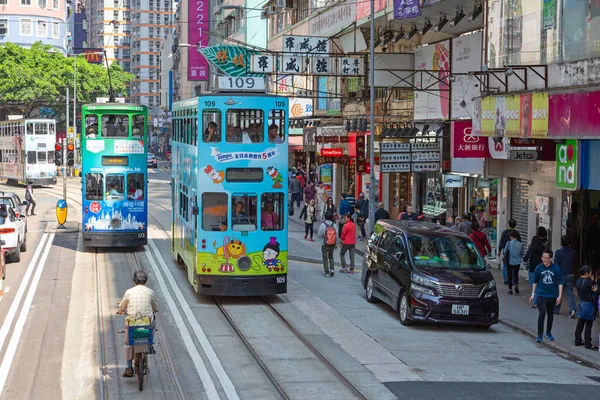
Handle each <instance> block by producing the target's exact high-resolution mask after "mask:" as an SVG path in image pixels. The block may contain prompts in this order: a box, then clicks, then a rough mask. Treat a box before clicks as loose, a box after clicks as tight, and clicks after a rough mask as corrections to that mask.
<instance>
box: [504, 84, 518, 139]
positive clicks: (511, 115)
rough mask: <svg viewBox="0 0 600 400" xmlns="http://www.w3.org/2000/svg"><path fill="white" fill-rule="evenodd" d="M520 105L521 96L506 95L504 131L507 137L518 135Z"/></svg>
mask: <svg viewBox="0 0 600 400" xmlns="http://www.w3.org/2000/svg"><path fill="white" fill-rule="evenodd" d="M520 107H521V96H520V95H518V94H517V95H512V96H506V111H505V114H504V115H505V118H506V130H505V131H504V134H505V136H507V137H519V136H520V130H521V116H520Z"/></svg>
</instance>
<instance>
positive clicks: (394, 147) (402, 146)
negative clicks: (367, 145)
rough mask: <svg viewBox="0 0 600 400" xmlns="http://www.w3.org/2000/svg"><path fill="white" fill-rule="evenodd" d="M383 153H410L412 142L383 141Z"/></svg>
mask: <svg viewBox="0 0 600 400" xmlns="http://www.w3.org/2000/svg"><path fill="white" fill-rule="evenodd" d="M381 152H382V153H409V152H410V143H401V142H382V143H381Z"/></svg>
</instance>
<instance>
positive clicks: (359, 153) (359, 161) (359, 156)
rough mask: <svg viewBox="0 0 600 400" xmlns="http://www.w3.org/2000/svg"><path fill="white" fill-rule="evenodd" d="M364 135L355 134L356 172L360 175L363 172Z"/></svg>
mask: <svg viewBox="0 0 600 400" xmlns="http://www.w3.org/2000/svg"><path fill="white" fill-rule="evenodd" d="M365 150H366V147H365V133H364V132H356V172H358V173H359V174H362V173H364V172H365V165H366V161H367V160H366V159H365Z"/></svg>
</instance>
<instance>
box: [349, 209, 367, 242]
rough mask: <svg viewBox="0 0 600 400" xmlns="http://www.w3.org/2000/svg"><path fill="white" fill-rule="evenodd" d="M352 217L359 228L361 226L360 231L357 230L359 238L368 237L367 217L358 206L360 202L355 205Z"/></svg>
mask: <svg viewBox="0 0 600 400" xmlns="http://www.w3.org/2000/svg"><path fill="white" fill-rule="evenodd" d="M352 219H353V220H354V222H355V223H356V225H358V228H360V231H359V230H358V229H357V230H356V233H357V235H358V240H363V238H366V237H367V233H366V232H365V222H366V219H367V218H366V216H365V214H363V213H362V212H361V211H360V209H359V208H358V204H357V205H356V206H354V213H353V214H352Z"/></svg>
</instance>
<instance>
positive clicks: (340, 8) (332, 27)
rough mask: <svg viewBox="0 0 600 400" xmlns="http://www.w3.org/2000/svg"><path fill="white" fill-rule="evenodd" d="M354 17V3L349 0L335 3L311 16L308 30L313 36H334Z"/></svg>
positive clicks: (350, 22) (349, 23) (348, 24)
mask: <svg viewBox="0 0 600 400" xmlns="http://www.w3.org/2000/svg"><path fill="white" fill-rule="evenodd" d="M317 11H318V10H317ZM355 19H356V3H355V2H354V1H352V0H350V1H349V2H348V3H345V2H344V3H341V4H336V5H335V6H333V7H331V8H329V9H328V10H327V11H325V12H321V13H319V14H318V15H317V16H316V17H314V18H312V19H311V20H310V22H309V25H308V32H309V33H310V34H311V35H314V36H334V35H335V34H336V33H338V32H340V31H342V30H344V29H346V28H347V27H349V26H350V25H352V24H353V23H354V20H355Z"/></svg>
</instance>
